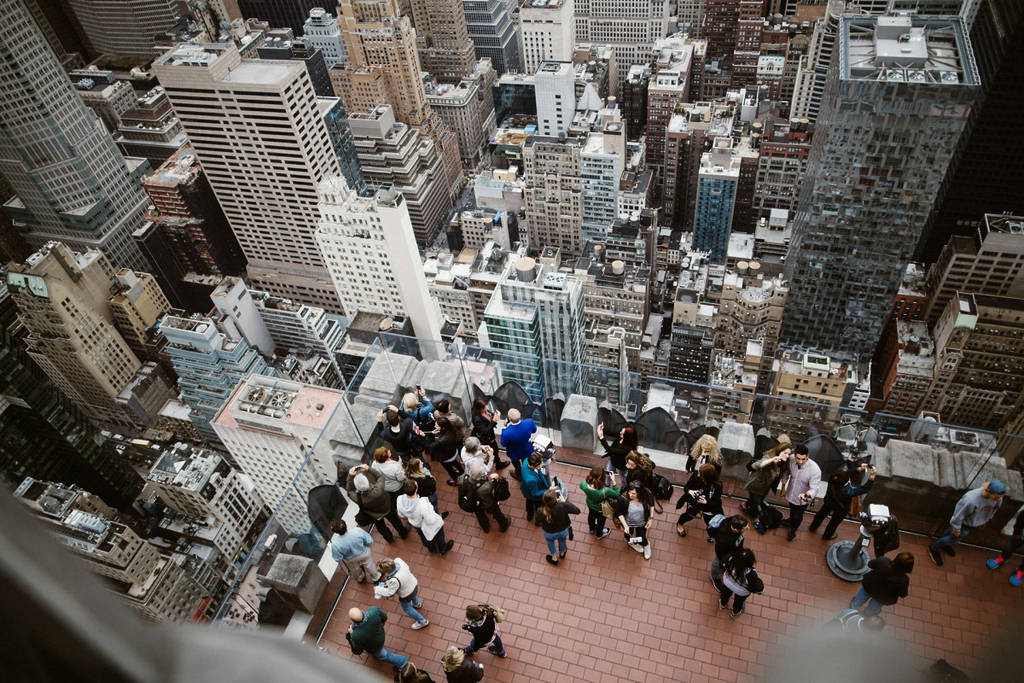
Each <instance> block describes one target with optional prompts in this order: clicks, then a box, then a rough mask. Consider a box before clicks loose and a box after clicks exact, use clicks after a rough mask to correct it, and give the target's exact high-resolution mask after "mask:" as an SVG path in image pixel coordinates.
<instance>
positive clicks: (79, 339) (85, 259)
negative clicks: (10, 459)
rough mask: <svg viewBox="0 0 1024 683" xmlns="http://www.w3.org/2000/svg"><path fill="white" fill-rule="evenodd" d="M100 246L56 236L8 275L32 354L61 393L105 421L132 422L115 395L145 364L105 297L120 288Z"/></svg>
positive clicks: (121, 423)
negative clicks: (77, 245)
mask: <svg viewBox="0 0 1024 683" xmlns="http://www.w3.org/2000/svg"><path fill="white" fill-rule="evenodd" d="M116 284H117V282H116V280H115V279H114V271H113V269H112V268H111V267H110V262H109V261H107V259H106V257H104V256H103V254H101V253H100V252H98V251H89V252H86V253H84V254H79V253H75V252H72V251H71V250H70V249H68V248H67V247H66V246H64V245H63V244H60V243H59V242H51V243H49V244H47V245H46V246H44V247H43V248H42V249H40V250H39V251H37V252H36V253H34V254H33V255H32V256H30V257H29V258H28V259H27V260H26V261H25V262H24V263H20V264H15V263H12V264H11V266H10V269H9V270H8V273H7V286H8V287H9V288H10V291H11V298H12V299H14V302H15V303H16V304H17V306H18V313H19V315H20V317H21V320H22V322H23V323H24V325H25V327H26V328H28V331H29V336H28V338H27V339H26V340H25V342H26V344H27V346H28V349H29V355H30V356H32V358H33V359H34V360H35V361H36V363H37V364H38V365H39V367H41V368H42V369H43V370H44V371H45V372H46V374H47V375H49V376H50V379H51V380H53V383H54V384H56V385H57V386H58V387H59V388H60V390H61V392H62V393H63V394H64V395H65V396H66V397H67V398H68V399H70V400H71V401H72V402H73V403H75V404H76V405H77V406H78V407H79V408H80V409H81V410H82V412H84V413H85V414H86V415H87V416H89V417H90V418H92V419H93V420H95V421H96V422H98V423H100V424H103V425H111V426H121V425H124V426H126V427H129V428H130V427H131V426H133V424H134V423H133V422H132V420H131V418H130V417H129V416H128V415H126V414H125V412H124V410H123V409H122V408H121V406H119V405H118V403H117V401H116V399H117V396H118V394H120V393H121V392H122V391H123V390H124V389H125V388H126V387H127V386H128V384H129V383H130V382H131V381H132V379H133V378H134V377H135V372H136V370H138V369H139V367H140V366H141V365H142V364H141V363H140V362H139V359H138V358H137V357H136V356H135V354H134V353H132V350H131V349H130V348H129V346H128V344H127V343H126V342H125V340H124V338H123V337H122V336H121V335H120V334H119V333H118V331H117V328H116V327H115V324H114V317H113V314H112V313H111V310H110V307H109V306H108V305H107V298H108V297H109V296H110V292H111V289H113V288H115V287H116Z"/></svg>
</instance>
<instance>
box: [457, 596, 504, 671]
mask: <svg viewBox="0 0 1024 683" xmlns="http://www.w3.org/2000/svg"><path fill="white" fill-rule="evenodd" d="M466 619H467V621H466V623H465V624H463V625H462V630H463V631H469V633H470V635H471V636H473V639H472V640H471V641H469V645H467V646H466V647H464V648H462V651H463V652H465V653H466V654H467V655H471V654H473V653H474V652H476V651H477V650H479V649H480V648H482V647H483V646H484V645H486V646H487V651H488V652H490V653H491V654H495V655H497V656H499V657H502V658H504V657H507V656H508V654H507V653H506V652H505V646H504V645H502V643H501V636H499V635H498V622H497V619H496V618H495V612H494V608H493V607H491V606H490V605H470V606H469V607H467V608H466Z"/></svg>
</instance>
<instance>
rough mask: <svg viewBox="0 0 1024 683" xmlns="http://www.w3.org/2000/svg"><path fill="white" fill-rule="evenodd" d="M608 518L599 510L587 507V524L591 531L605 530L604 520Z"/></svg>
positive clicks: (596, 532)
mask: <svg viewBox="0 0 1024 683" xmlns="http://www.w3.org/2000/svg"><path fill="white" fill-rule="evenodd" d="M606 519H608V518H607V517H605V516H604V515H603V514H601V513H600V512H598V511H597V510H591V509H590V508H587V526H588V527H590V533H592V534H599V533H601V532H602V531H604V522H605V520H606Z"/></svg>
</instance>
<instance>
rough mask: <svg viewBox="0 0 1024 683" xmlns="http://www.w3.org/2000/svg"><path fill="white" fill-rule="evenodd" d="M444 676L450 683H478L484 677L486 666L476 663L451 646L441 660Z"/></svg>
mask: <svg viewBox="0 0 1024 683" xmlns="http://www.w3.org/2000/svg"><path fill="white" fill-rule="evenodd" d="M441 665H442V666H443V667H444V675H445V677H446V678H447V679H448V683H476V681H479V680H480V679H481V678H483V677H484V665H483V664H481V663H480V662H474V661H473V660H472V659H470V658H468V657H467V656H466V653H465V652H463V651H462V650H461V649H459V648H457V647H455V646H454V645H449V646H448V649H447V650H445V651H444V657H442V658H441Z"/></svg>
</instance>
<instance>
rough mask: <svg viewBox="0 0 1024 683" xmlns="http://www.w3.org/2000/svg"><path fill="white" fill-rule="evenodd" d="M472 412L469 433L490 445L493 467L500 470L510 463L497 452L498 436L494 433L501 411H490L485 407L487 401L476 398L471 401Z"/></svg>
mask: <svg viewBox="0 0 1024 683" xmlns="http://www.w3.org/2000/svg"><path fill="white" fill-rule="evenodd" d="M472 412H473V418H472V426H471V428H470V435H471V436H475V437H476V438H478V439H480V444H481V445H483V446H490V447H491V450H492V451H494V458H495V460H494V468H495V469H498V470H501V469H504V468H506V467H508V466H509V465H511V464H512V463H511V462H510V461H508V460H502V459H501V455H500V454H499V452H498V451H499V448H498V437H497V436H495V433H494V430H495V428H496V427H497V426H498V422H499V421H500V420H501V411H498V410H495V411H494V412H493V413H492V412H491V411H490V410H488V409H487V401H485V400H484V399H482V398H478V399H476V400H475V401H473V409H472Z"/></svg>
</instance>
